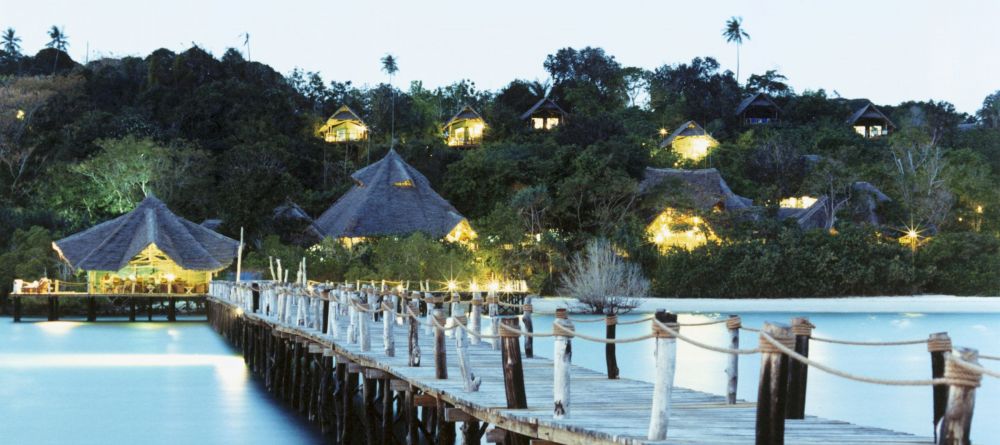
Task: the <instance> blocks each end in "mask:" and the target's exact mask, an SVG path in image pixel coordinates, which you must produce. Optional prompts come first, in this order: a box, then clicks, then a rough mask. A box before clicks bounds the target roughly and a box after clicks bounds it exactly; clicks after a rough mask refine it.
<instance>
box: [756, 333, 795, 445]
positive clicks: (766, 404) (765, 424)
mask: <svg viewBox="0 0 1000 445" xmlns="http://www.w3.org/2000/svg"><path fill="white" fill-rule="evenodd" d="M761 333H762V334H761V338H760V350H761V352H760V387H759V388H758V389H757V441H756V444H757V445H783V444H784V443H785V410H786V408H785V405H786V401H787V397H788V356H787V355H785V354H783V353H782V352H781V351H780V350H778V348H777V347H775V346H774V345H772V344H771V343H770V342H768V341H767V340H766V339H764V335H763V334H768V335H770V336H771V337H773V338H774V339H775V340H777V341H778V342H781V344H782V345H784V346H787V347H789V348H794V347H795V338H794V337H792V329H791V328H790V327H789V326H788V325H785V324H780V323H771V322H765V323H764V327H763V329H761Z"/></svg>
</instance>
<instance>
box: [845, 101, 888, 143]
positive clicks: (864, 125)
mask: <svg viewBox="0 0 1000 445" xmlns="http://www.w3.org/2000/svg"><path fill="white" fill-rule="evenodd" d="M847 124H848V125H850V126H851V127H852V128H854V132H855V133H857V134H859V135H861V136H862V137H864V138H866V139H872V138H877V137H879V136H888V135H889V133H890V132H892V131H894V130H895V129H896V124H893V123H892V121H891V120H889V117H888V116H886V115H885V114H883V113H882V111H880V110H879V109H878V107H876V106H875V104H873V103H871V102H868V103H867V104H865V106H863V107H861V108H860V109H858V111H855V112H854V114H852V115H851V117H850V119H848V120H847Z"/></svg>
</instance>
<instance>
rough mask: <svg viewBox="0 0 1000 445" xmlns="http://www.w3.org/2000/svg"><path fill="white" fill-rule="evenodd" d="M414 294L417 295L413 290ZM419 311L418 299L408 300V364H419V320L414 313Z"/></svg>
mask: <svg viewBox="0 0 1000 445" xmlns="http://www.w3.org/2000/svg"><path fill="white" fill-rule="evenodd" d="M414 295H416V296H418V297H419V295H420V294H417V293H416V292H414ZM419 313H420V300H418V299H414V300H413V301H411V302H410V314H409V316H408V317H406V318H407V319H408V320H410V337H409V339H410V341H409V351H410V361H409V365H410V366H420V341H419V340H420V320H417V317H416V315H417V314H419Z"/></svg>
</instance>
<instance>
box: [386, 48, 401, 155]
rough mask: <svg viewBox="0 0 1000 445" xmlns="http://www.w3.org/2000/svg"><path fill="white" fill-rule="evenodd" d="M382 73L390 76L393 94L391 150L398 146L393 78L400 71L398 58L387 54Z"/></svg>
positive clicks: (390, 90) (390, 88)
mask: <svg viewBox="0 0 1000 445" xmlns="http://www.w3.org/2000/svg"><path fill="white" fill-rule="evenodd" d="M382 71H383V72H385V73H386V74H388V75H389V92H390V94H392V99H391V104H392V105H391V107H392V118H391V122H392V123H391V124H390V128H391V130H390V133H389V134H390V137H391V138H392V139H391V140H390V141H389V148H392V147H394V146H395V144H396V90H394V89H393V88H392V77H393V76H394V75H395V74H396V73H397V72H398V71H399V65H397V64H396V58H395V57H394V56H393V55H392V54H386V55H385V56H384V57H382Z"/></svg>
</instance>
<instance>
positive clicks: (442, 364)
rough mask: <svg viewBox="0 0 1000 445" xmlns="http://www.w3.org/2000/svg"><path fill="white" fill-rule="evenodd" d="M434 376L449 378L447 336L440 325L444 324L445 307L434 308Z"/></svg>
mask: <svg viewBox="0 0 1000 445" xmlns="http://www.w3.org/2000/svg"><path fill="white" fill-rule="evenodd" d="M432 317H434V321H435V323H434V377H435V378H437V379H447V378H448V356H447V348H445V343H444V342H445V338H444V329H442V328H441V327H440V326H444V323H445V320H446V318H445V316H444V309H434V314H433V315H432Z"/></svg>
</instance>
